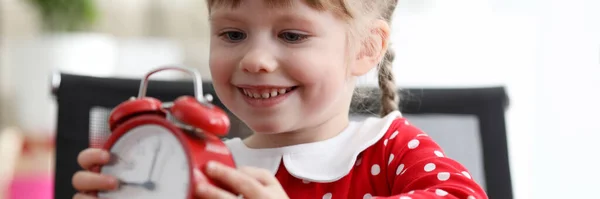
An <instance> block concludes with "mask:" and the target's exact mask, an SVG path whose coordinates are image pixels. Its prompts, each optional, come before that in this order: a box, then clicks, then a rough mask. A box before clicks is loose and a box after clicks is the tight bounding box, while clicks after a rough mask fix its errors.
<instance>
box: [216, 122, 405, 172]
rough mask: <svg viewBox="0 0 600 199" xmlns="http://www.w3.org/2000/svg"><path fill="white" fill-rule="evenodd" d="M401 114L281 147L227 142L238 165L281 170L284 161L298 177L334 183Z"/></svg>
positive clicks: (353, 123)
mask: <svg viewBox="0 0 600 199" xmlns="http://www.w3.org/2000/svg"><path fill="white" fill-rule="evenodd" d="M398 117H401V114H400V112H398V111H395V112H392V113H390V114H388V115H387V116H385V117H383V118H378V117H369V118H367V119H365V120H363V121H360V122H350V124H349V125H348V127H347V128H346V129H345V130H344V131H342V132H341V133H340V134H339V135H337V136H336V137H333V138H330V139H327V140H324V141H319V142H314V143H307V144H299V145H293V146H286V147H280V148H268V149H252V148H248V147H247V146H246V145H245V144H244V143H243V141H242V140H241V139H240V138H234V139H230V140H227V141H225V144H226V145H227V147H228V148H229V150H230V151H231V153H232V155H233V158H234V161H235V163H236V165H237V166H252V167H258V168H263V169H267V170H269V171H271V172H272V173H273V174H275V173H276V172H277V169H278V168H279V165H280V163H281V160H282V159H283V163H284V165H285V168H286V169H287V171H288V172H289V173H290V174H291V175H293V176H294V177H296V178H300V179H304V180H309V181H312V182H333V181H336V180H339V179H340V178H342V177H344V176H345V175H346V174H348V173H349V172H350V170H351V169H352V166H353V165H354V163H355V161H356V157H357V156H358V154H360V152H362V151H364V150H365V149H367V148H369V147H370V146H371V145H373V144H375V143H377V141H379V140H380V139H381V138H382V137H383V135H385V133H386V131H387V130H388V128H389V126H390V125H391V124H392V122H393V121H394V120H395V119H396V118H398Z"/></svg>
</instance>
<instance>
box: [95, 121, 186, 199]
mask: <svg viewBox="0 0 600 199" xmlns="http://www.w3.org/2000/svg"><path fill="white" fill-rule="evenodd" d="M110 152H111V154H112V156H113V157H112V161H111V163H110V164H108V165H105V166H103V167H102V169H101V172H102V173H103V174H106V175H111V176H115V177H117V179H119V180H120V181H121V183H120V186H119V189H118V190H115V191H111V192H100V193H98V196H99V197H100V198H111V199H135V198H144V199H159V198H160V199H163V198H172V199H184V198H187V195H188V193H189V183H190V179H189V178H190V177H189V176H190V175H189V164H188V160H187V156H186V154H185V151H184V149H183V147H182V145H181V144H180V142H179V140H178V139H177V138H176V137H175V136H174V135H173V134H171V133H170V132H169V130H168V129H166V128H164V127H162V126H159V125H142V126H139V127H136V128H133V129H131V130H129V132H127V133H125V134H124V135H123V136H122V137H121V138H120V139H119V140H118V141H116V142H115V144H114V145H113V147H112V148H111V150H110Z"/></svg>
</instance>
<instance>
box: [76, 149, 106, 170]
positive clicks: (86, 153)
mask: <svg viewBox="0 0 600 199" xmlns="http://www.w3.org/2000/svg"><path fill="white" fill-rule="evenodd" d="M109 160H110V154H109V153H108V151H106V150H103V149H97V148H89V149H86V150H83V151H81V153H79V156H78V157H77V163H79V166H81V167H82V168H84V169H90V168H91V167H92V166H96V165H102V164H106V163H108V161H109Z"/></svg>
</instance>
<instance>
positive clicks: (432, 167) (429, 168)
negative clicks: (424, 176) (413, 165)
mask: <svg viewBox="0 0 600 199" xmlns="http://www.w3.org/2000/svg"><path fill="white" fill-rule="evenodd" d="M423 170H425V172H431V171H433V170H435V164H434V163H427V164H426V165H425V167H424V168H423Z"/></svg>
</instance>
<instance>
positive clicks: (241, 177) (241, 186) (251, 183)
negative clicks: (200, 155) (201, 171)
mask: <svg viewBox="0 0 600 199" xmlns="http://www.w3.org/2000/svg"><path fill="white" fill-rule="evenodd" d="M206 175H207V176H208V177H210V178H211V179H214V180H216V181H218V182H220V183H222V184H224V185H226V186H228V187H229V188H231V189H232V191H235V192H237V193H240V194H242V195H244V196H246V197H248V198H260V196H261V195H263V192H264V190H265V189H264V186H263V185H262V184H261V183H260V182H259V181H258V180H256V179H254V178H252V177H250V176H249V175H246V174H244V173H242V172H240V171H238V170H236V169H234V168H231V167H228V166H225V165H223V164H221V163H218V162H214V161H211V162H209V163H208V164H207V167H206Z"/></svg>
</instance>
